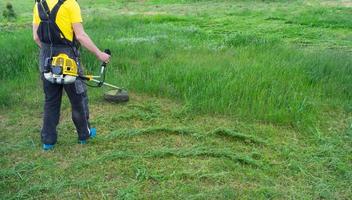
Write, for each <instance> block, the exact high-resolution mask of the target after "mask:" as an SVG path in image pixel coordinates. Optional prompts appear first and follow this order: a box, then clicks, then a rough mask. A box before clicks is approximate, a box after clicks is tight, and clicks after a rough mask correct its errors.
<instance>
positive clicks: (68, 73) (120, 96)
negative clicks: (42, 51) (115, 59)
mask: <svg viewBox="0 0 352 200" xmlns="http://www.w3.org/2000/svg"><path fill="white" fill-rule="evenodd" d="M105 53H107V54H109V55H111V52H110V50H109V49H106V50H105ZM106 67H107V63H105V62H103V63H102V64H101V67H100V75H99V76H93V75H80V74H79V73H78V67H77V63H76V61H75V60H74V59H72V58H70V57H69V56H68V55H66V54H64V53H61V54H59V55H58V56H56V57H52V58H50V59H48V60H47V61H46V64H45V71H44V77H45V79H46V80H48V81H49V82H51V83H56V84H71V83H74V82H75V81H76V80H77V79H81V80H84V81H92V82H94V83H95V84H94V85H91V84H89V83H86V82H85V83H86V85H87V86H90V87H102V86H104V85H105V86H108V87H111V88H114V89H115V90H111V91H108V92H106V93H105V94H104V98H105V99H106V100H108V101H111V102H126V101H128V100H129V96H128V93H127V91H126V90H125V89H124V88H120V87H117V86H115V85H112V84H109V83H106V82H105V75H106Z"/></svg>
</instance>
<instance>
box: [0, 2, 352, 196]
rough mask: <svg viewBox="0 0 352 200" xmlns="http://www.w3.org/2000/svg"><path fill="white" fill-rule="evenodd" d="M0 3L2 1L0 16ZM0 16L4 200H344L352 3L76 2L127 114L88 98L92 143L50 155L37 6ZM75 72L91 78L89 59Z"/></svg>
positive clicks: (351, 174)
mask: <svg viewBox="0 0 352 200" xmlns="http://www.w3.org/2000/svg"><path fill="white" fill-rule="evenodd" d="M6 2H7V1H1V2H0V8H1V9H0V11H2V10H3V9H4V7H5V3H6ZM8 2H12V4H13V6H14V10H15V12H16V13H17V18H16V19H6V18H4V17H3V16H1V17H0V57H1V58H2V59H0V129H1V130H2V131H1V132H0V137H1V140H0V153H1V156H0V166H1V167H0V199H46V198H54V199H350V198H351V197H352V187H351V184H350V183H351V182H352V170H351V169H352V126H351V124H352V114H351V111H352V101H351V100H352V99H351V98H352V92H351V91H352V76H351V74H352V67H351V66H352V58H351V56H350V55H351V50H352V32H351V28H352V17H351V12H352V1H346V0H340V1H338V0H337V1H328V0H323V1H318V0H297V1H286V0H276V1H270V0H265V1H259V0H258V1H255V0H253V1H250V0H236V1H235V0H233V1H230V0H229V1H200V0H197V1H196V0H193V1H192V0H182V1H181V0H179V1H176V0H163V1H161V0H159V1H157V0H154V1H113V0H80V1H79V3H80V5H81V8H82V14H83V18H84V25H85V28H86V31H87V32H88V33H89V35H90V36H91V37H92V38H93V40H94V41H95V42H96V43H97V44H98V46H99V47H101V48H102V49H103V48H110V49H111V50H112V52H113V58H112V61H111V63H110V65H109V74H108V77H107V79H108V81H109V82H111V83H114V84H117V85H121V86H124V87H126V88H128V89H129V92H130V95H131V97H130V98H131V100H130V102H129V103H127V104H121V105H116V104H110V103H107V102H104V101H103V100H102V94H103V92H104V91H106V90H108V88H106V89H99V90H98V89H89V96H90V110H91V118H92V120H91V121H92V124H93V125H94V126H95V127H97V129H98V137H97V138H96V139H94V140H93V141H91V142H90V143H89V144H88V145H85V146H82V145H78V144H76V140H77V139H76V133H75V129H74V126H73V123H72V122H71V119H70V118H71V117H70V116H71V114H70V105H69V103H68V100H67V98H64V102H63V105H62V116H61V121H60V125H59V127H58V130H59V142H58V144H57V145H56V147H55V149H54V150H53V151H50V152H43V151H42V150H41V143H40V136H39V132H40V128H41V123H42V112H43V108H42V104H43V94H42V93H43V92H42V88H41V82H40V80H39V74H38V67H37V66H38V61H37V56H38V50H37V47H36V46H35V44H34V42H33V41H32V35H31V11H32V9H33V1H19V0H13V1H8ZM82 62H83V63H84V65H85V66H86V68H87V70H88V71H91V72H97V70H98V67H99V62H97V61H96V59H95V58H94V56H93V55H91V54H89V53H88V52H87V51H86V50H83V52H82Z"/></svg>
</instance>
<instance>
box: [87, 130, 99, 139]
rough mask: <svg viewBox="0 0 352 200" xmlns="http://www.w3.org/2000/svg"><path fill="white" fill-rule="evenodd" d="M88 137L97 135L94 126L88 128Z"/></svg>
mask: <svg viewBox="0 0 352 200" xmlns="http://www.w3.org/2000/svg"><path fill="white" fill-rule="evenodd" d="M89 132H90V133H89V138H90V139H93V138H95V136H97V129H96V128H90V129H89Z"/></svg>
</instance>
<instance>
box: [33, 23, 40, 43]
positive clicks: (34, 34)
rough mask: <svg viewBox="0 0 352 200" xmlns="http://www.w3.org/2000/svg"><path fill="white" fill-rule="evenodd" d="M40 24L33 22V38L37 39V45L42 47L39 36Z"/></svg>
mask: <svg viewBox="0 0 352 200" xmlns="http://www.w3.org/2000/svg"><path fill="white" fill-rule="evenodd" d="M38 26H39V25H38V24H33V40H34V41H35V43H37V45H38V46H39V47H40V48H41V47H42V44H41V43H40V40H39V36H38V33H37V31H38Z"/></svg>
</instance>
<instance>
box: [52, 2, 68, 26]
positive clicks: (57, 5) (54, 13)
mask: <svg viewBox="0 0 352 200" xmlns="http://www.w3.org/2000/svg"><path fill="white" fill-rule="evenodd" d="M65 1H66V0H59V1H58V2H57V4H56V5H55V6H54V8H53V9H52V10H51V12H50V19H51V20H53V21H54V22H55V20H56V16H57V13H58V12H59V9H60V8H61V6H62V4H64V3H65Z"/></svg>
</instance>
